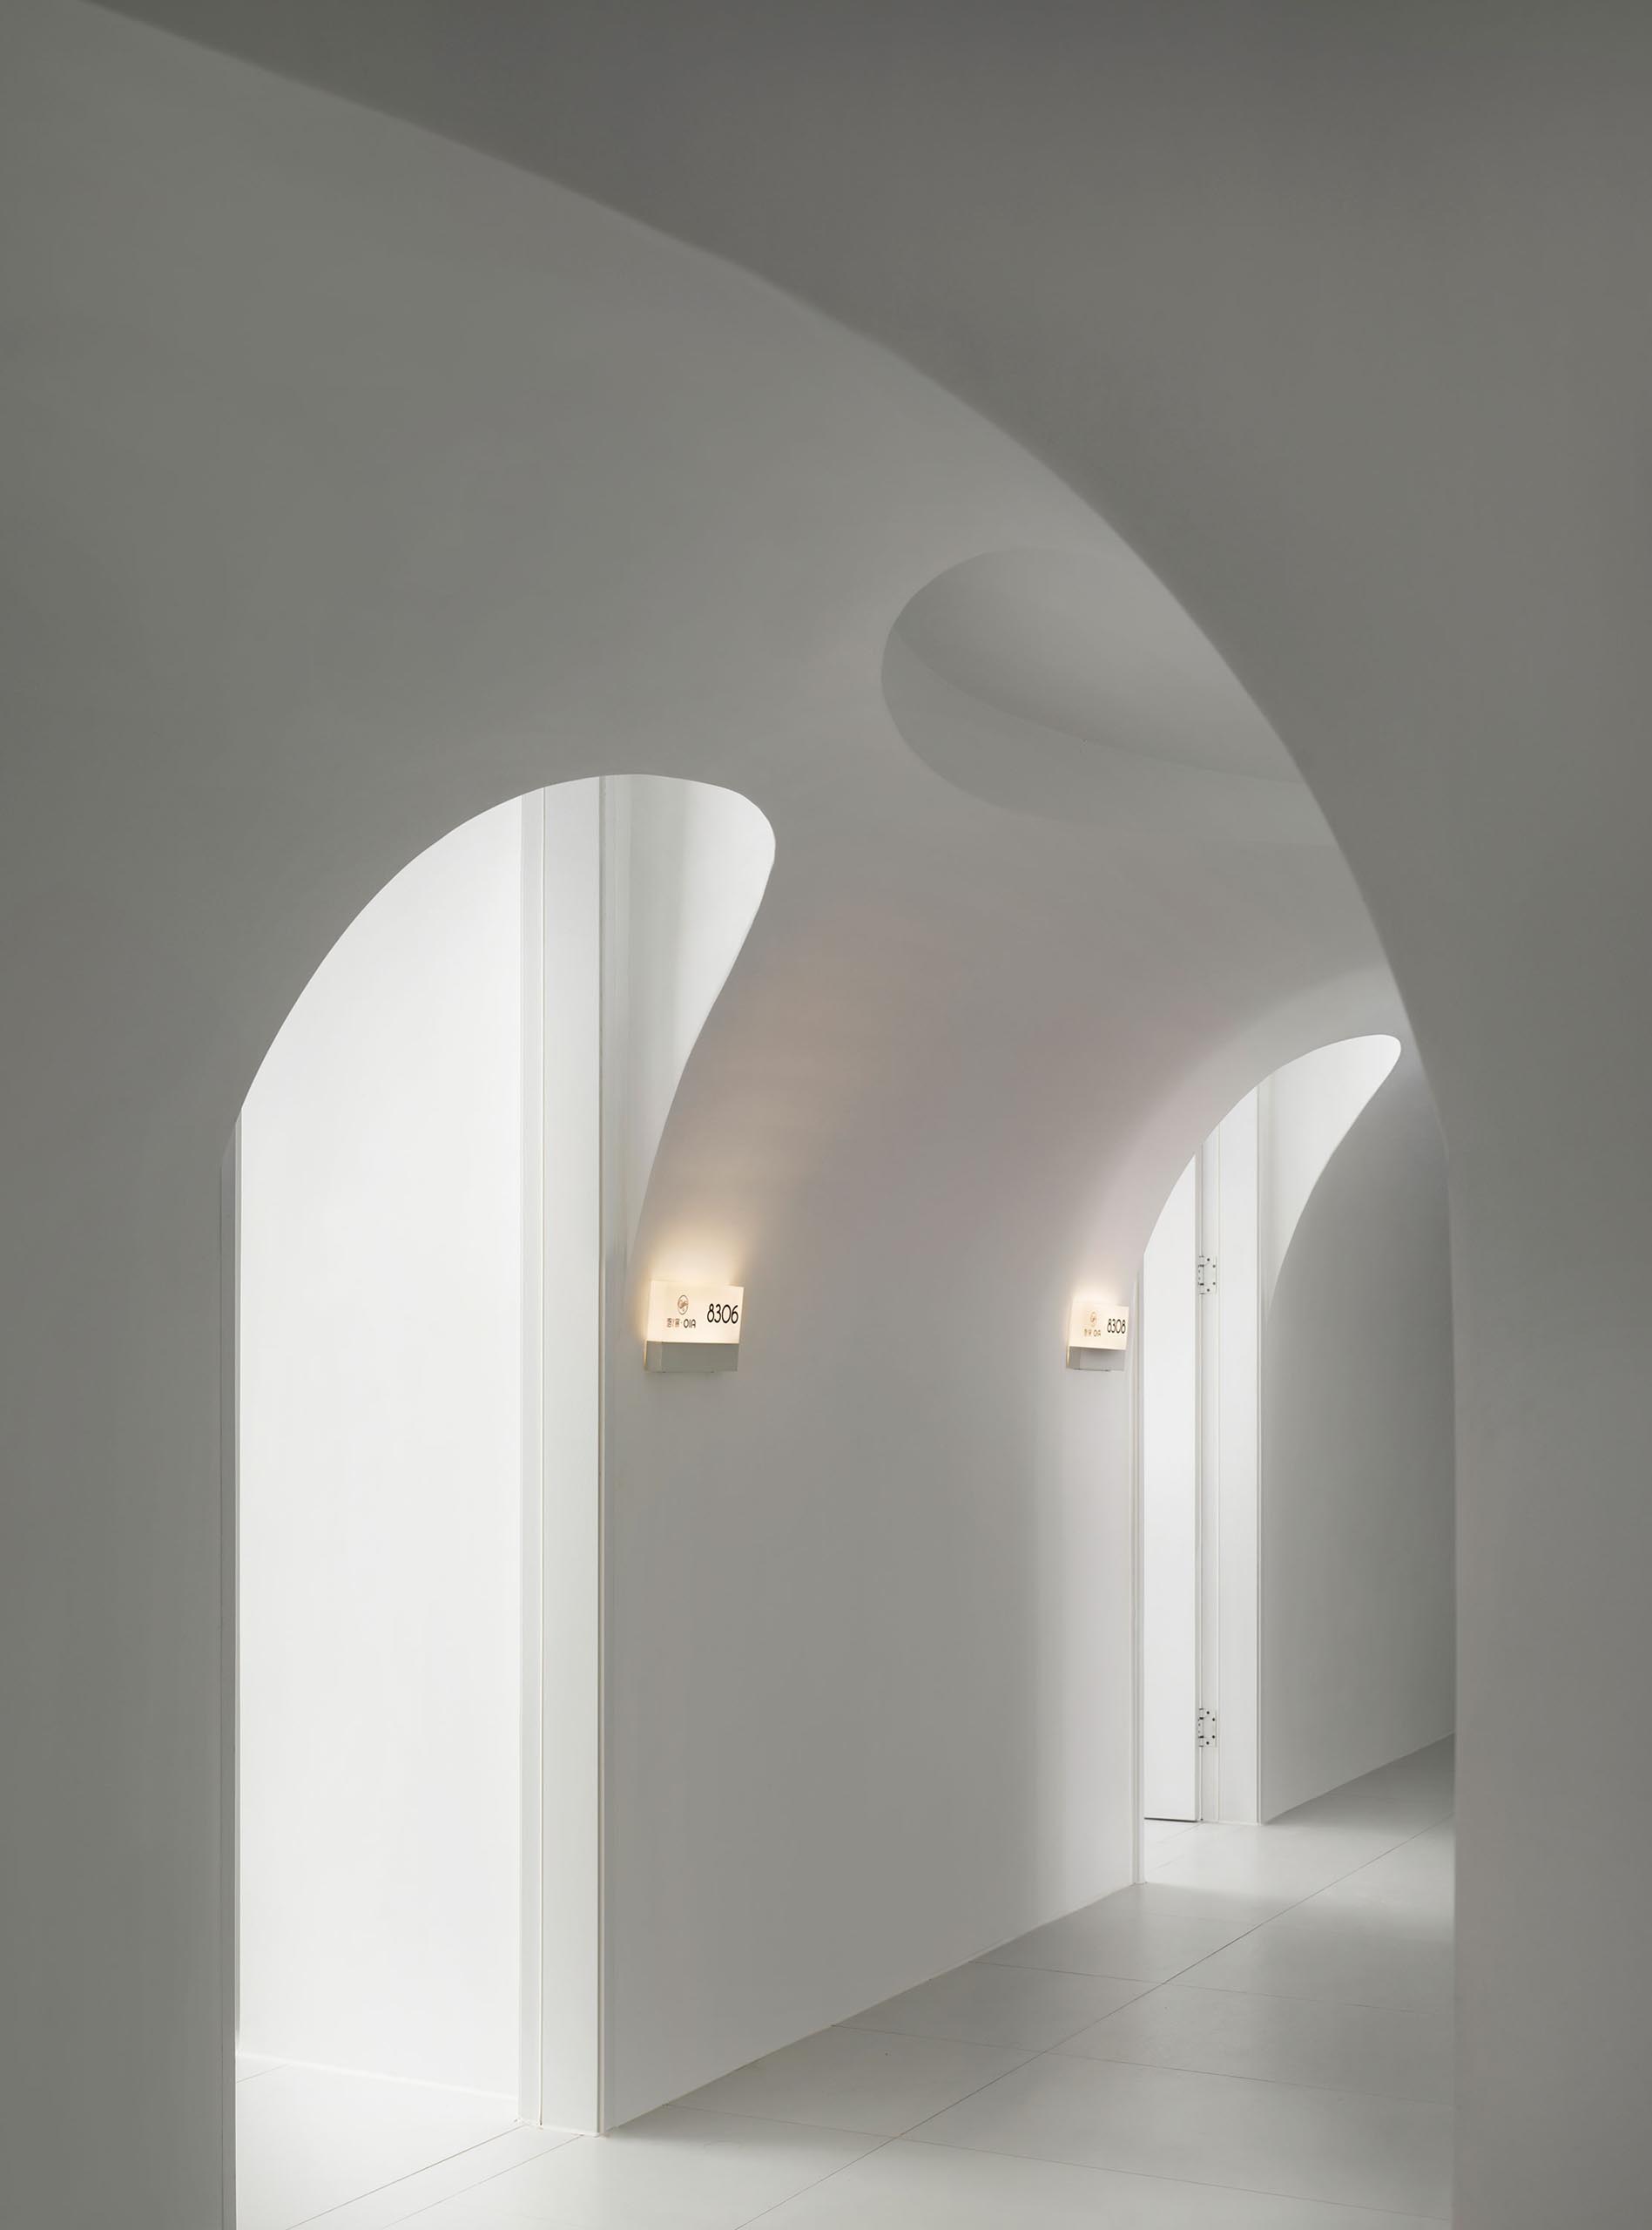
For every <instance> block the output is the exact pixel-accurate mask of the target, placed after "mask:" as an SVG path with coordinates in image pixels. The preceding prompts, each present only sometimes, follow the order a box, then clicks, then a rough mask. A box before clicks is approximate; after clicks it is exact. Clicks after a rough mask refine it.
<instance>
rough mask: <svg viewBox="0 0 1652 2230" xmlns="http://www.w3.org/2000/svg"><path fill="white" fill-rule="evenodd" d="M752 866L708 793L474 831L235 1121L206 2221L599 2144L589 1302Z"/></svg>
mask: <svg viewBox="0 0 1652 2230" xmlns="http://www.w3.org/2000/svg"><path fill="white" fill-rule="evenodd" d="M773 854H774V840H773V835H772V830H771V828H770V827H769V824H768V822H767V821H766V819H765V816H764V815H763V814H761V813H760V812H759V810H758V808H756V807H755V806H753V805H752V804H751V803H750V802H749V801H747V800H746V799H745V798H744V797H742V796H740V795H738V794H736V793H734V792H731V791H728V790H725V789H722V788H720V787H716V786H713V785H711V784H707V783H698V782H691V781H679V780H676V779H672V778H668V777H663V776H613V777H605V778H600V779H591V780H589V781H575V782H570V783H564V784H562V785H558V786H556V787H554V788H552V789H549V790H543V791H536V792H533V793H529V794H526V795H524V796H523V797H522V798H519V799H516V800H513V801H509V803H507V804H504V805H502V806H499V807H496V808H492V809H491V810H489V812H486V813H484V814H481V815H480V816H478V817H477V818H475V819H474V820H472V821H468V822H466V823H464V824H462V826H461V827H459V828H455V830H453V831H452V832H451V833H450V834H449V835H448V836H446V837H443V838H442V839H441V840H440V841H438V842H437V843H435V845H433V846H431V847H429V848H428V849H427V850H426V851H424V852H423V853H421V855H419V856H418V857H417V858H415V860H413V861H412V862H409V864H408V866H407V867H406V868H403V869H402V870H401V872H400V873H399V874H398V875H395V876H394V878H393V879H392V881H391V882H389V883H388V884H387V885H386V886H385V888H384V889H382V890H381V891H380V893H379V894H378V895H376V896H375V897H374V899H373V900H372V901H371V902H369V903H368V905H367V907H366V908H364V909H362V911H361V914H359V915H358V916H357V917H356V919H355V920H354V922H352V923H351V924H350V926H349V928H348V929H346V931H345V932H344V933H343V935H342V936H341V937H340V938H339V939H338V941H337V943H335V944H334V947H333V949H332V950H331V951H330V952H329V953H328V955H327V958H326V959H325V960H324V961H323V963H321V965H320V968H319V969H318V970H316V972H315V974H314V976H313V977H312V979H311V981H310V983H308V984H307V986H306V988H305V990H304V991H303V992H302V994H301V995H300V997H299V999H298V1001H297V1002H296V1003H295V1004H294V1006H293V1009H292V1010H291V1012H290V1014H289V1015H288V1017H287V1020H286V1022H285V1023H284V1024H282V1026H281V1029H280V1031H279V1032H278V1033H277V1035H276V1037H275V1038H274V1039H273V1043H272V1044H271V1046H270V1048H269V1050H268V1052H267V1054H266V1058H265V1059H264V1061H263V1063H262V1064H261V1065H260V1069H259V1071H258V1074H257V1076H256V1078H255V1079H254V1081H253V1085H252V1087H251V1089H250V1091H249V1092H248V1094H247V1098H246V1104H245V1105H244V1107H243V1109H242V1112H241V1116H240V1119H239V1125H238V1129H237V1143H236V1147H235V1150H234V1158H233V1166H234V1169H235V1188H234V1195H233V1210H234V1215H233V1279H234V1286H235V1291H236V1294H237V1310H236V1323H235V1328H234V1336H233V1341H232V1342H231V1352H230V1355H229V1357H228V1358H227V1361H228V1366H229V1369H230V1372H231V1386H230V1389H229V1390H230V1391H231V1392H232V1394H233V1400H234V1415H235V1418H236V1428H235V1435H234V1439H235V1447H234V1461H233V1496H234V1503H235V1508H234V1512H233V1515H234V1519H235V1526H236V1536H237V1541H238V1557H237V1560H236V1561H237V1571H236V1575H235V1584H234V1588H233V1602H232V1603H231V1604H230V1605H227V1606H226V1608H228V1609H229V1610H230V1611H232V1612H233V1625H234V1630H235V1632H236V1635H237V1659H238V1666H239V1674H238V1681H237V1720H236V1746H235V1765H236V1785H237V1789H238V1804H237V1816H238V1836H237V1842H238V1865H237V1881H238V1929H237V1958H236V1970H237V1971H236V2031H237V2050H238V2071H239V2075H240V2077H241V2078H242V2079H241V2080H239V2082H238V2083H237V2085H236V2106H237V2120H238V2125H239V2146H238V2154H239V2190H240V2220H242V2222H243V2223H250V2224H253V2225H257V2224H259V2223H260V2222H271V2223H274V2222H286V2221H287V2220H300V2219H307V2218H308V2216H309V2215H310V2214H313V2213H319V2212H321V2211H323V2210H324V2208H330V2207H333V2206H341V2205H345V2204H347V2203H348V2202H349V2201H350V2200H353V2199H355V2198H358V2197H361V2195H362V2194H363V2193H365V2192H366V2191H367V2190H368V2189H371V2188H376V2186H377V2184H378V2183H381V2182H383V2181H386V2180H388V2179H391V2178H392V2177H393V2176H400V2175H407V2174H411V2173H416V2172H417V2171H419V2170H421V2169H423V2168H425V2167H427V2166H430V2165H431V2164H432V2163H433V2162H434V2161H435V2160H436V2159H440V2158H442V2157H444V2156H445V2155H446V2154H448V2153H449V2152H454V2151H456V2150H459V2149H462V2148H463V2147H468V2146H487V2145H489V2144H496V2143H498V2142H500V2141H502V2139H504V2138H505V2136H506V2134H507V2132H509V2131H510V2130H511V2129H513V2128H514V2127H515V2126H516V2125H517V2124H518V2123H519V2122H527V2123H542V2122H551V2123H555V2124H557V2125H563V2126H573V2127H585V2128H592V2129H594V2128H597V2127H598V2126H600V2125H601V2121H602V2113H603V2109H602V2099H601V2071H600V2065H599V2059H598V2051H599V2032H598V2028H597V2006H598V2001H599V1997H600V1977H599V1975H598V1973H597V1968H596V1964H595V1962H596V1957H597V1944H598V1943H599V1941H600V1898H601V1881H600V1876H599V1873H598V1870H597V1852H598V1850H599V1848H600V1817H599V1811H600V1777H599V1771H598V1763H597V1760H598V1752H599V1737H598V1726H599V1717H600V1709H601V1703H600V1664H599V1651H600V1632H601V1622H600V1605H599V1601H598V1572H599V1569H600V1562H601V1553H602V1550H601V1505H602V1494H603V1483H602V1427H601V1416H600V1398H601V1392H600V1389H601V1384H602V1380H603V1372H604V1369H605V1368H606V1367H607V1362H608V1353H607V1344H606V1342H607V1333H608V1326H607V1321H606V1320H607V1315H608V1302H607V1301H606V1300H605V1295H607V1294H610V1293H619V1292H623V1290H624V1285H625V1282H626V1280H627V1277H628V1274H629V1265H628V1256H629V1254H630V1249H631V1247H632V1244H633V1242H634V1240H635V1237H636V1233H637V1220H638V1216H639V1214H640V1210H641V1206H642V1200H643V1196H644V1193H645V1191H646V1188H647V1184H648V1180H649V1177H650V1173H651V1169H652V1166H653V1164H654V1160H655V1157H656V1155H657V1151H658V1149H659V1145H660V1142H661V1139H662V1138H663V1136H664V1132H665V1130H666V1127H667V1124H668V1121H669V1118H670V1112H671V1102H672V1099H673V1098H674V1097H675V1095H676V1092H677V1089H678V1084H679V1083H680V1081H681V1078H682V1076H683V1073H684V1069H685V1068H686V1066H687V1064H688V1063H689V1060H690V1058H691V1054H692V1051H693V1049H694V1045H695V1044H696V1042H697V1040H698V1037H699V1035H700V1033H701V1031H702V1030H703V1028H704V1026H705V1022H706V1020H707V1018H708V1017H709V1015H710V1014H711V1010H712V1007H713V1006H714V1004H715V1003H716V1001H717V999H718V997H719V995H720V993H721V991H722V990H723V987H724V984H725V980H726V978H727V976H728V975H729V973H730V970H732V967H733V966H734V964H735V962H736V959H737V957H738V952H739V950H740V948H741V946H742V945H743V944H744V943H745V938H746V935H747V933H748V931H749V929H750V928H751V926H752V921H753V920H754V918H755V916H756V914H757V912H758V909H759V905H760V903H761V900H762V896H763V893H764V889H765V885H766V882H767V879H768V875H769V871H770V868H771V865H772V859H773ZM621 1313H622V1314H623V1312H621Z"/></svg>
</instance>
